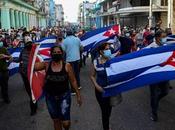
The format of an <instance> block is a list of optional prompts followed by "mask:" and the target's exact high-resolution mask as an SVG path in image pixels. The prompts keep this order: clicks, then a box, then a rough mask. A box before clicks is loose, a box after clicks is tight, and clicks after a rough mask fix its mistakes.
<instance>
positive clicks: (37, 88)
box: [27, 36, 56, 102]
mask: <svg viewBox="0 0 175 130" xmlns="http://www.w3.org/2000/svg"><path fill="white" fill-rule="evenodd" d="M35 43H36V44H34V45H33V47H32V50H31V52H30V58H29V63H28V71H27V75H28V80H29V82H30V87H31V93H32V100H33V102H36V101H37V100H38V99H39V98H40V97H41V96H42V94H43V85H44V80H45V75H46V73H45V70H42V71H34V65H35V63H36V62H43V61H45V62H48V61H50V48H51V47H53V46H54V44H55V43H56V37H54V36H53V37H49V38H43V39H41V40H39V41H37V42H35Z"/></svg>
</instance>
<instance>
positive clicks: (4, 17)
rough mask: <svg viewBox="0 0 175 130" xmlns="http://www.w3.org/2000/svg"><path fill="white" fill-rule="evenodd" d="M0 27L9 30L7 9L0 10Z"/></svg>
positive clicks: (8, 12)
mask: <svg viewBox="0 0 175 130" xmlns="http://www.w3.org/2000/svg"><path fill="white" fill-rule="evenodd" d="M1 26H2V28H3V29H10V10H9V8H7V7H2V8H1Z"/></svg>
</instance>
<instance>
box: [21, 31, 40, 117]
mask: <svg viewBox="0 0 175 130" xmlns="http://www.w3.org/2000/svg"><path fill="white" fill-rule="evenodd" d="M23 36H24V46H25V47H24V49H23V50H22V52H21V54H20V57H19V62H20V74H21V76H22V79H23V82H24V86H25V89H26V91H27V94H28V95H29V98H30V109H31V116H32V115H35V114H36V110H37V103H33V101H32V94H31V89H30V83H29V80H28V77H27V68H28V63H29V56H30V52H31V49H32V39H31V37H30V36H29V32H25V33H24V34H23Z"/></svg>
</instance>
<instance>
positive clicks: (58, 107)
mask: <svg viewBox="0 0 175 130" xmlns="http://www.w3.org/2000/svg"><path fill="white" fill-rule="evenodd" d="M46 104H47V108H48V111H49V114H50V116H51V118H52V119H60V120H62V121H68V120H70V108H71V93H70V92H66V93H64V94H63V95H61V96H52V95H49V94H48V93H46Z"/></svg>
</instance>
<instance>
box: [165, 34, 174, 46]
mask: <svg viewBox="0 0 175 130" xmlns="http://www.w3.org/2000/svg"><path fill="white" fill-rule="evenodd" d="M166 40H167V43H166V44H172V43H175V35H170V36H167V37H166Z"/></svg>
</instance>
